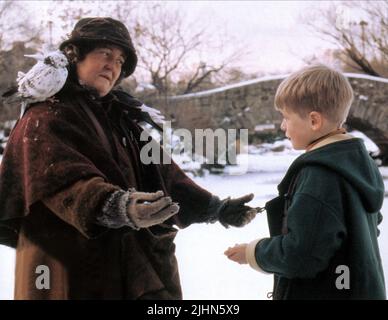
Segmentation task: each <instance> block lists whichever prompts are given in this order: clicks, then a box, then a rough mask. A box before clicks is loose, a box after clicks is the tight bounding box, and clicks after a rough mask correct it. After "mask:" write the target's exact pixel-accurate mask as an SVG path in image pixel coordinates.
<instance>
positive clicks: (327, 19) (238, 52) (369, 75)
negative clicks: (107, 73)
mask: <svg viewBox="0 0 388 320" xmlns="http://www.w3.org/2000/svg"><path fill="white" fill-rule="evenodd" d="M84 16H112V17H114V18H118V19H120V20H121V21H123V22H124V23H125V24H126V25H127V27H128V29H129V30H130V33H131V36H132V37H133V41H134V44H135V47H136V49H137V52H138V55H139V64H138V68H137V70H136V72H135V73H134V75H132V76H131V77H130V78H129V79H128V81H125V83H123V87H124V88H125V89H126V90H128V91H129V92H131V93H132V94H134V95H135V96H137V97H139V98H140V99H142V100H143V101H145V102H146V103H147V104H149V105H152V106H153V107H156V108H160V110H162V111H163V113H164V114H165V116H166V119H168V120H172V121H173V122H172V124H173V131H174V129H178V128H182V127H191V128H201V126H202V127H211V128H213V129H215V128H217V127H222V128H224V129H230V128H238V129H241V128H248V129H249V146H248V148H247V149H246V150H244V151H245V152H242V153H241V154H240V155H239V156H238V159H237V160H238V165H233V166H232V165H225V166H214V165H213V166H212V165H209V164H206V163H203V159H199V158H191V159H188V158H187V156H185V154H181V155H177V156H175V160H176V161H177V162H178V163H179V164H180V165H181V167H182V168H183V169H184V170H185V171H186V172H187V173H188V174H189V175H190V176H191V177H192V178H193V179H194V180H195V181H196V182H197V183H198V184H200V185H201V186H203V187H204V188H206V189H208V190H209V191H211V192H213V193H214V194H216V195H218V196H220V197H221V198H223V197H227V196H232V197H238V196H241V195H244V194H246V193H250V192H253V193H254V194H255V198H254V199H253V201H252V205H253V206H263V205H264V204H265V202H266V201H268V200H269V199H271V198H272V197H274V196H276V193H277V190H276V186H277V184H278V183H279V182H280V180H281V178H282V176H283V175H284V173H285V172H286V170H287V167H288V166H289V165H290V163H291V162H292V161H293V160H294V159H295V158H296V157H297V156H298V155H300V154H301V152H296V151H294V150H292V148H291V146H290V143H289V141H287V140H285V139H284V136H282V134H281V132H280V131H279V119H280V118H279V117H277V116H276V115H273V114H272V113H271V112H267V111H265V112H264V109H265V110H267V109H268V106H270V105H272V101H273V95H274V93H275V90H276V85H277V84H278V82H276V81H275V82H271V81H273V80H274V79H277V80H281V78H282V77H283V76H284V75H286V74H288V73H290V72H292V71H295V70H297V69H298V68H300V67H302V66H305V65H308V64H312V63H317V62H320V63H325V64H328V65H331V66H333V67H335V68H338V69H339V70H341V71H343V72H346V73H347V74H348V75H349V76H352V77H353V78H354V77H356V78H355V79H366V80H365V81H369V82H367V85H368V86H374V88H375V89H374V90H372V89H371V90H367V91H366V92H365V91H363V92H361V93H360V92H357V95H356V99H355V101H356V102H358V103H361V104H358V105H357V106H356V107H357V108H358V109H360V108H365V110H367V111H368V112H358V114H356V115H353V117H352V118H351V119H350V121H349V123H348V124H347V125H348V129H349V130H350V131H352V133H353V134H354V135H356V136H359V137H361V138H363V139H364V141H365V143H366V146H367V148H368V150H369V151H370V153H371V156H373V157H374V158H375V160H376V162H377V163H378V165H379V168H380V171H381V173H382V175H383V177H384V183H385V185H386V188H387V185H388V163H387V161H388V156H387V153H388V147H387V146H388V127H387V124H388V121H387V120H388V110H387V109H388V107H387V105H386V101H387V100H386V99H384V97H387V95H388V85H387V83H388V80H387V77H388V1H319V2H315V1H144V2H142V1H0V74H1V75H2V76H1V77H0V92H3V91H5V90H6V89H7V88H8V87H10V86H11V85H12V84H14V83H15V79H16V74H17V72H18V71H26V70H28V69H29V68H30V67H31V66H32V65H33V64H34V61H33V60H32V59H29V58H25V57H24V54H30V53H33V52H36V51H37V50H39V49H40V48H42V45H43V44H49V45H51V46H53V47H56V46H57V45H58V44H59V43H60V42H61V41H62V40H63V39H64V37H65V36H66V34H68V33H69V32H70V31H71V29H72V27H73V26H74V24H75V22H76V21H77V20H78V19H79V18H81V17H84ZM357 81H361V80H357ZM252 83H268V84H269V85H268V86H264V89H265V90H264V89H261V90H262V91H263V90H264V91H265V99H264V98H263V92H262V91H261V92H260V97H261V98H262V99H261V100H260V99H256V100H255V101H252V103H251V104H252V105H249V106H246V105H239V104H238V103H237V102H236V105H237V107H236V106H235V105H234V104H232V105H230V101H232V102H233V99H234V96H233V95H231V94H229V93H228V92H235V91H230V89H232V90H235V88H246V87H247V86H249V85H251V84H252ZM376 88H377V89H376ZM220 92H221V93H222V92H226V93H225V95H224V99H225V101H223V100H221V103H220V102H219V101H218V102H217V103H218V106H217V114H216V116H215V117H213V115H214V114H213V113H214V106H213V105H212V101H213V100H212V99H210V98H209V97H211V96H212V95H213V94H218V93H220ZM246 92H247V90H245V89H241V90H240V91H239V96H238V97H236V98H235V99H236V101H240V102H241V101H245V100H244V98H246V97H245V96H244V95H245V94H246ZM205 98H206V99H205ZM176 101H180V102H179V103H177V102H176ZM188 101H190V103H188ZM193 101H194V102H193ZM209 101H210V102H209ZM182 104H185V105H186V106H188V107H187V108H189V110H186V109H185V112H184V114H196V113H198V110H200V112H199V114H200V115H199V116H197V117H196V118H193V117H191V118H190V117H184V116H183V115H182V114H179V110H178V111H177V110H176V109H177V108H180V105H182ZM191 106H192V107H191ZM220 106H221V107H220ZM223 106H224V108H223ZM0 107H1V109H0V139H1V147H0V151H2V149H3V148H4V147H5V145H6V142H7V136H8V134H9V131H10V129H11V128H12V125H13V124H14V121H15V120H16V118H17V116H18V114H19V110H18V106H17V105H12V104H7V103H6V102H5V101H1V100H0ZM190 108H192V110H190ZM198 108H199V109H198ZM233 108H234V109H233ZM261 110H263V112H261ZM190 111H192V112H190ZM240 111H241V112H240ZM377 111H378V112H377ZM209 114H211V115H212V117H213V118H214V119H217V121H216V122H215V123H214V122H209V123H206V120H207V119H208V118H209V116H206V115H209ZM257 114H266V117H265V118H260V117H258V116H257ZM370 114H372V115H373V114H378V116H379V117H378V119H377V118H376V119H375V120H374V121H369V120H370V118H371V115H370ZM201 120H202V123H201ZM385 199H386V200H385V202H384V206H383V210H382V212H383V215H384V216H387V215H388V203H387V198H385ZM380 229H381V236H380V238H379V243H380V246H381V254H382V258H383V265H384V270H385V274H386V275H387V274H388V222H387V219H385V220H384V221H383V223H382V225H381V228H380ZM266 235H268V228H267V224H266V217H265V213H264V214H260V215H258V216H257V218H256V219H255V220H254V221H253V222H252V223H251V224H249V225H248V226H246V227H245V228H242V229H239V228H229V229H225V228H223V227H222V226H221V225H219V224H212V225H203V224H201V225H200V224H198V225H192V226H190V227H189V228H187V229H184V230H181V231H180V232H179V233H178V236H177V239H176V245H177V258H178V264H179V266H180V274H181V280H182V287H183V296H184V299H236V300H238V299H254V300H255V299H257V300H261V299H267V293H268V292H270V291H271V289H272V277H271V276H268V275H264V274H260V273H257V272H255V271H254V270H251V269H250V268H249V267H247V266H240V265H238V264H234V263H232V262H230V261H228V260H227V259H226V257H225V256H224V255H223V252H224V250H225V249H226V248H227V247H228V246H231V245H234V244H235V243H241V242H248V241H251V240H253V239H255V238H258V237H263V236H266ZM13 269H14V251H13V249H10V248H7V247H4V246H0V300H1V299H12V297H13V281H14V275H13V272H14V271H13Z"/></svg>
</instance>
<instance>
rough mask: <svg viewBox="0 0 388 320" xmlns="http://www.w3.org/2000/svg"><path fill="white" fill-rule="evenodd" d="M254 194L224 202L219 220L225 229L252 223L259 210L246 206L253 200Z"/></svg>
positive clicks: (228, 199)
mask: <svg viewBox="0 0 388 320" xmlns="http://www.w3.org/2000/svg"><path fill="white" fill-rule="evenodd" d="M253 197H254V195H253V193H251V194H247V195H245V196H243V197H240V198H236V199H230V197H229V198H227V199H225V200H222V207H221V209H220V211H219V216H218V220H219V221H220V223H221V224H222V225H223V226H224V227H225V228H228V227H229V226H234V227H242V226H245V225H246V224H248V223H249V222H251V221H252V219H253V218H254V217H255V216H256V213H257V210H256V209H255V208H251V207H249V206H246V205H245V203H246V202H249V201H251V200H252V199H253Z"/></svg>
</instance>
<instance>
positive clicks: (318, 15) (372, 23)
mask: <svg viewBox="0 0 388 320" xmlns="http://www.w3.org/2000/svg"><path fill="white" fill-rule="evenodd" d="M305 22H306V24H307V25H308V26H310V27H311V29H312V31H313V32H314V34H316V35H318V36H320V37H321V38H323V39H325V40H329V41H330V42H332V43H334V44H335V45H337V46H338V48H339V51H340V52H338V53H337V56H338V57H339V58H340V59H341V60H342V62H343V63H344V64H345V66H346V67H347V68H349V69H350V70H355V71H358V72H362V73H366V74H369V75H373V76H386V75H387V74H388V40H387V39H388V38H387V36H388V0H384V1H376V2H373V1H368V2H367V3H366V2H365V1H354V2H353V1H352V2H349V1H342V2H338V3H334V4H332V5H331V6H329V7H327V8H326V9H322V8H319V9H318V10H316V11H315V12H313V14H312V15H310V16H309V17H307V18H305Z"/></svg>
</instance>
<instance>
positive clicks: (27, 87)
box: [2, 50, 68, 116]
mask: <svg viewBox="0 0 388 320" xmlns="http://www.w3.org/2000/svg"><path fill="white" fill-rule="evenodd" d="M25 57H30V58H34V59H36V60H37V62H36V64H35V65H34V66H33V67H32V68H31V69H30V70H29V71H28V72H27V73H24V72H21V71H19V72H18V76H17V79H16V82H17V84H18V86H17V89H16V88H12V89H10V90H8V91H7V92H5V93H4V94H3V95H2V96H3V97H9V98H10V99H11V98H12V100H13V101H19V100H20V101H21V103H22V107H21V116H22V115H23V114H24V111H25V109H26V107H27V105H28V104H30V103H35V102H40V101H45V100H47V99H49V98H50V97H52V96H53V95H55V94H56V93H57V92H58V91H60V90H61V89H62V87H63V86H64V84H65V82H66V79H67V76H68V70H67V68H66V67H67V65H68V60H67V58H66V56H65V55H64V54H63V52H62V51H60V50H55V51H43V52H42V53H38V54H35V55H25Z"/></svg>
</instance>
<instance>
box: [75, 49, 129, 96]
mask: <svg viewBox="0 0 388 320" xmlns="http://www.w3.org/2000/svg"><path fill="white" fill-rule="evenodd" d="M124 62H125V55H124V51H123V50H122V49H121V48H119V47H116V46H113V45H107V46H104V47H102V48H95V49H94V50H92V51H91V52H89V53H88V54H87V55H86V56H85V58H84V59H83V60H82V61H80V62H78V63H77V74H78V79H79V82H80V83H81V84H86V85H88V86H90V87H94V88H95V89H96V90H97V91H98V93H99V95H100V97H104V96H106V95H107V94H108V93H109V92H110V91H111V90H112V88H113V86H114V85H115V83H116V81H117V79H118V78H119V77H120V73H121V68H122V66H123V64H124Z"/></svg>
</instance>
